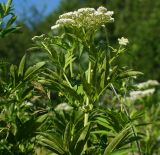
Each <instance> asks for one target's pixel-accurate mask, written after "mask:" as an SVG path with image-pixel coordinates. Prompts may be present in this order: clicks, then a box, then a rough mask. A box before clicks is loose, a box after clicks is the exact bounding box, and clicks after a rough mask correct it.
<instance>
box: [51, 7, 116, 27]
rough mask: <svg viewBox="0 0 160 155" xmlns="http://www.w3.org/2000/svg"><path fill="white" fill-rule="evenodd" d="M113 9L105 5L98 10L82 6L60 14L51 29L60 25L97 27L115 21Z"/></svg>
mask: <svg viewBox="0 0 160 155" xmlns="http://www.w3.org/2000/svg"><path fill="white" fill-rule="evenodd" d="M112 15H113V11H107V9H106V8H105V7H102V6H101V7H99V8H98V9H97V10H95V9H94V8H81V9H78V10H77V11H74V12H68V13H65V14H62V15H61V16H59V20H57V22H56V25H54V26H52V27H51V29H57V28H58V27H60V26H67V27H68V26H69V27H75V28H81V27H83V28H85V29H91V28H92V29H95V28H98V27H99V26H102V25H104V24H106V23H108V22H113V21H114V18H112Z"/></svg>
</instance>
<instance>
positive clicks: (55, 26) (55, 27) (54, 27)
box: [51, 24, 60, 30]
mask: <svg viewBox="0 0 160 155" xmlns="http://www.w3.org/2000/svg"><path fill="white" fill-rule="evenodd" d="M59 27H60V25H59V24H57V25H54V26H52V27H51V30H56V29H58V28H59Z"/></svg>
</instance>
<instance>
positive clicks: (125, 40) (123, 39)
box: [118, 37, 129, 46]
mask: <svg viewBox="0 0 160 155" xmlns="http://www.w3.org/2000/svg"><path fill="white" fill-rule="evenodd" d="M118 42H119V45H124V46H126V45H127V44H128V43H129V41H128V39H127V38H124V37H122V38H118Z"/></svg>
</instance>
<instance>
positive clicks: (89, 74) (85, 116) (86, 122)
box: [84, 62, 91, 151]
mask: <svg viewBox="0 0 160 155" xmlns="http://www.w3.org/2000/svg"><path fill="white" fill-rule="evenodd" d="M87 82H88V83H91V62H89V65H88V74H87ZM88 106H89V97H88V96H87V99H86V105H85V107H87V111H86V112H85V114H84V126H86V125H87V124H88V118H89V113H88ZM86 150H87V143H86V144H85V146H84V151H86Z"/></svg>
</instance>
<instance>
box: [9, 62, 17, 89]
mask: <svg viewBox="0 0 160 155" xmlns="http://www.w3.org/2000/svg"><path fill="white" fill-rule="evenodd" d="M16 70H17V66H15V65H13V64H12V65H11V67H10V74H11V76H12V78H13V85H14V86H15V84H16Z"/></svg>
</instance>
